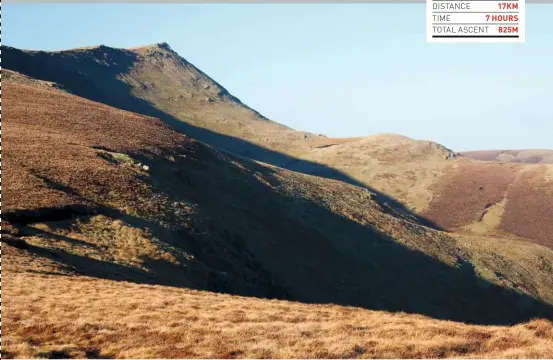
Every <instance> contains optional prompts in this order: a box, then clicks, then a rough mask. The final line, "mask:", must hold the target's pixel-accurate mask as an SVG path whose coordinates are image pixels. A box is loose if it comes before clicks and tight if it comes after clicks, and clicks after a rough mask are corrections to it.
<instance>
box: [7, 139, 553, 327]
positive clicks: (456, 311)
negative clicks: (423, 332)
mask: <svg viewBox="0 0 553 360" xmlns="http://www.w3.org/2000/svg"><path fill="white" fill-rule="evenodd" d="M193 155H194V156H193V157H194V158H195V159H192V156H187V157H186V158H179V159H178V160H177V161H176V163H174V162H169V161H167V160H164V159H157V160H156V161H155V162H154V164H155V165H154V166H153V167H152V171H151V184H152V186H154V187H155V188H156V189H157V190H158V191H159V192H161V193H163V195H165V196H167V197H168V198H169V199H170V201H186V202H190V203H195V204H197V209H196V212H195V215H194V219H193V220H192V221H182V220H181V221H178V217H176V218H175V221H173V222H171V224H172V226H171V227H169V228H168V227H165V226H161V225H160V224H158V223H155V222H153V221H149V220H145V219H144V218H140V217H136V216H132V215H128V214H124V213H121V212H120V211H119V210H117V209H114V208H111V207H106V206H103V205H101V204H96V203H94V202H93V201H91V200H90V199H86V200H87V201H86V202H88V203H90V204H91V205H90V208H89V210H88V213H85V211H84V210H83V209H82V208H78V211H77V212H76V213H74V214H72V215H71V216H74V217H76V218H79V219H81V220H83V221H86V219H87V218H88V217H90V216H92V215H94V214H103V215H106V216H109V217H112V218H117V219H120V220H122V221H124V222H125V223H127V224H129V225H131V226H133V227H136V228H148V229H149V230H150V231H151V233H152V236H153V237H155V238H157V239H158V240H159V241H160V242H162V243H163V244H165V245H167V246H171V247H173V248H176V249H179V250H180V251H181V252H185V253H187V254H191V255H193V259H191V260H190V259H184V258H179V260H180V261H181V263H180V264H175V263H170V262H168V261H164V260H152V259H146V260H145V263H144V266H145V267H146V268H147V269H148V271H145V270H141V269H138V268H135V267H131V266H124V265H121V264H116V263H113V262H108V261H100V260H95V259H92V258H89V257H85V256H79V255H75V254H72V253H68V252H65V251H63V250H53V249H45V248H41V247H37V246H29V247H28V248H27V249H26V251H29V252H31V253H34V254H37V255H40V256H43V257H46V258H50V259H52V260H54V261H56V262H58V263H60V264H62V265H64V266H67V267H68V268H71V269H74V270H75V271H76V272H77V273H78V274H81V275H87V276H93V277H98V278H104V279H110V280H116V281H131V282H135V283H141V284H156V285H167V286H175V287H182V288H192V289H198V290H208V291H215V292H222V293H229V294H235V295H242V296H254V297H261V298H273V299H284V300H293V301H299V302H304V303H313V304H320V303H333V304H339V305H346V306H358V307H363V308H366V309H371V310H385V311H392V312H397V311H402V312H407V313H414V314H422V315H426V316H430V317H432V318H436V319H444V320H453V321H460V322H465V323H473V324H486V325H490V324H494V325H506V324H515V323H519V322H522V321H526V320H529V319H532V318H535V317H542V318H548V319H552V320H553V307H552V306H551V305H550V304H546V303H544V302H541V301H539V300H536V299H534V298H532V297H530V296H528V295H526V294H524V293H521V292H516V291H513V290H511V289H507V288H503V287H500V286H497V285H495V284H493V283H491V282H489V281H486V280H484V279H482V278H480V277H478V275H477V274H476V273H475V271H474V269H473V267H472V265H471V264H470V263H469V262H467V261H466V260H464V259H461V258H459V259H458V262H457V264H456V266H449V265H446V264H444V263H442V262H440V261H438V260H436V259H434V258H432V257H430V256H427V255H426V254H424V253H422V252H420V251H416V250H412V249H410V248H408V247H406V246H404V245H402V244H400V243H398V242H397V241H396V240H394V239H393V238H390V237H389V236H388V235H386V234H384V233H382V232H380V231H379V230H378V229H376V228H375V227H372V226H368V225H367V226H364V225H361V224H359V223H357V222H355V221H353V220H351V219H348V218H346V217H343V216H339V215H338V214H337V213H335V212H333V211H331V210H329V209H327V208H326V207H323V206H321V205H320V203H317V202H314V201H311V200H309V199H307V198H306V197H302V196H297V194H296V193H295V192H294V191H292V192H284V191H280V190H278V188H274V187H273V186H277V185H278V184H279V183H280V182H281V180H279V177H278V173H277V172H275V170H274V169H270V168H266V167H264V166H260V165H258V164H255V163H253V162H248V161H244V162H242V163H241V164H240V166H238V165H235V164H232V163H229V162H228V161H226V159H225V155H224V154H221V153H218V152H216V151H212V150H210V149H209V148H206V147H200V146H199V147H198V149H196V151H195V153H194V154H193ZM133 156H136V157H139V156H141V155H140V154H134V155H133ZM142 156H144V155H142ZM256 175H260V176H262V177H263V178H264V179H265V181H259V180H258V178H257V177H256ZM49 183H50V184H51V186H55V188H57V189H64V188H65V189H66V191H70V192H71V193H72V194H73V195H74V196H75V194H78V190H77V189H67V186H66V185H63V184H55V181H53V180H51V179H50V180H49ZM69 212H70V211H69ZM67 214H68V209H67V208H65V209H54V208H53V209H39V210H38V211H37V212H36V213H34V214H31V213H29V212H27V213H24V214H21V213H17V212H11V213H10V212H8V213H5V214H2V215H3V216H4V218H5V219H7V220H8V221H10V222H12V223H16V225H18V226H24V225H26V224H27V225H28V223H32V222H37V221H60V220H62V219H61V218H62V217H67V216H68V215H67ZM421 229H424V228H421ZM421 229H419V231H421ZM427 231H430V230H427ZM42 235H44V236H47V234H42ZM429 235H430V234H429ZM419 236H422V235H421V234H419ZM53 240H54V241H63V239H59V238H55V237H53ZM439 240H440V241H441V242H444V243H445V242H448V241H451V239H449V238H447V236H446V235H443V237H442V238H440V239H439ZM76 245H78V244H76Z"/></svg>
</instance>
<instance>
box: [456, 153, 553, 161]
mask: <svg viewBox="0 0 553 360" xmlns="http://www.w3.org/2000/svg"><path fill="white" fill-rule="evenodd" d="M462 154H463V155H464V156H466V157H469V158H472V159H476V160H483V161H500V162H510V163H525V164H553V150H483V151H467V152H464V153H462Z"/></svg>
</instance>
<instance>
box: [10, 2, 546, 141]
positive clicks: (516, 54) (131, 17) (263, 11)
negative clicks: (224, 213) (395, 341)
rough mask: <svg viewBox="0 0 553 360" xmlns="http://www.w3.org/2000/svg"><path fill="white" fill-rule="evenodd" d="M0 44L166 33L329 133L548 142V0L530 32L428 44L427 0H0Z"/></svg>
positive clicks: (252, 92)
mask: <svg viewBox="0 0 553 360" xmlns="http://www.w3.org/2000/svg"><path fill="white" fill-rule="evenodd" d="M2 10H3V11H2V15H3V16H2V20H3V21H2V25H3V26H2V27H3V29H2V30H4V31H3V32H2V35H3V39H2V40H3V43H4V45H10V46H15V47H19V48H23V49H36V50H39V49H40V50H60V49H69V48H74V47H81V46H88V45H98V44H104V45H107V46H112V47H132V46H138V45H146V44H150V43H156V42H167V43H169V45H170V46H171V47H172V48H173V49H174V50H175V51H177V52H178V53H179V54H180V55H181V56H183V57H184V58H186V59H187V60H188V61H190V62H192V63H193V64H194V65H196V66H197V67H198V68H200V69H201V70H202V71H204V72H206V73H207V74H208V75H210V76H211V77H212V78H214V79H215V80H216V81H218V82H219V83H221V84H222V85H223V86H224V87H226V88H227V89H228V90H229V91H230V92H231V93H232V94H234V95H235V96H237V97H238V98H240V99H241V100H242V101H243V102H244V103H246V104H248V105H249V106H251V107H253V108H254V109H256V110H258V111H259V112H261V113H262V114H264V115H265V116H267V117H268V118H270V119H272V120H275V121H278V122H281V123H283V124H286V125H288V126H290V127H292V128H295V129H298V130H305V131H310V132H314V133H323V134H326V135H328V136H337V137H349V136H365V135H371V134H374V133H379V132H392V133H399V134H403V135H407V136H410V137H414V138H417V139H426V140H433V141H437V142H440V143H442V144H443V145H445V146H448V147H450V148H452V149H454V150H457V151H463V150H472V149H504V148H511V149H514V148H550V149H551V148H553V96H552V95H553V26H551V21H550V19H551V18H552V17H553V4H527V33H526V43H525V44H427V43H426V39H425V5H424V4H317V5H315V4H309V5H307V4H304V5H300V4H298V5H296V4H276V5H275V4H273V5H268V4H267V5H261V4H255V5H251V4H250V5H244V4H243V5H216V4H205V5H188V4H175V5H145V4H142V5H123V4H119V5H115V4H101V5H100V4H98V5H85V4H57V5H52V4H47V5H46V4H40V5H37V4H7V5H4V6H3V9H2Z"/></svg>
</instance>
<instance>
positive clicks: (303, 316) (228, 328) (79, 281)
mask: <svg viewBox="0 0 553 360" xmlns="http://www.w3.org/2000/svg"><path fill="white" fill-rule="evenodd" d="M3 285H5V294H6V296H5V299H6V300H5V308H6V312H5V314H2V315H4V316H3V319H2V320H3V324H2V325H3V330H5V332H4V334H5V335H4V334H3V335H4V336H3V339H2V340H3V344H2V345H3V348H2V350H3V355H4V357H6V358H14V357H19V358H22V357H24V358H35V357H52V356H62V357H74V358H77V357H78V358H86V357H116V358H193V357H199V358H313V357H315V358H437V357H467V358H515V357H516V358H523V357H524V358H550V357H552V356H553V323H551V322H550V321H546V320H534V321H531V322H528V323H525V324H520V325H516V326H513V327H502V326H470V325H464V324H461V323H454V322H447V321H437V320H432V319H429V318H426V317H422V316H418V315H408V314H404V313H395V314H393V313H387V312H378V311H369V310H363V309H359V308H348V307H340V306H334V305H306V304H301V303H294V302H286V301H276V300H261V299H255V298H245V297H238V296H230V295H222V294H216V293H210V292H201V291H192V290H184V289H176V288H169V287H162V286H149V285H136V284H132V283H124V282H123V283H121V282H114V281H109V280H98V279H92V278H86V277H79V278H75V277H68V276H50V275H32V274H25V273H18V274H15V273H14V274H11V276H10V277H8V278H7V280H6V281H5V284H3ZM31 289H33V290H31Z"/></svg>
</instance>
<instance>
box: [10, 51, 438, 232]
mask: <svg viewBox="0 0 553 360" xmlns="http://www.w3.org/2000/svg"><path fill="white" fill-rule="evenodd" d="M3 50H4V53H3V56H4V57H3V59H4V66H5V67H6V68H8V69H11V70H15V71H18V72H21V73H23V74H25V75H28V76H30V77H32V78H36V79H41V80H45V81H51V82H55V83H59V84H61V85H62V86H63V88H64V89H66V90H67V91H70V92H72V93H74V94H76V95H79V96H81V97H84V98H87V99H90V100H94V101H99V102H102V103H104V104H108V105H111V106H115V107H117V108H120V109H125V110H129V111H133V112H137V113H140V114H145V115H150V116H154V117H158V118H160V119H161V120H163V121H164V122H165V123H166V124H168V125H169V126H171V127H172V128H174V129H176V130H177V131H180V132H182V133H184V134H187V135H188V136H191V137H193V138H195V139H198V140H201V141H203V142H205V143H207V144H210V145H212V146H215V147H217V148H219V149H222V150H225V151H229V152H231V153H234V154H237V155H241V156H245V157H248V158H252V159H255V160H258V161H262V162H265V163H268V164H271V165H275V166H278V167H282V168H286V169H289V170H293V171H297V172H301V173H304V174H312V175H317V176H322V177H326V178H329V179H335V180H340V181H344V182H347V183H349V184H353V185H357V186H362V187H365V188H367V189H368V190H370V191H372V192H374V193H377V194H378V197H379V199H380V201H381V202H386V203H388V204H390V205H391V206H393V207H394V208H395V209H396V210H397V211H400V212H402V213H404V214H405V215H406V216H409V217H411V218H412V219H413V220H414V221H418V222H421V223H422V224H425V225H428V226H434V224H433V223H432V222H430V221H428V220H427V219H423V218H422V217H420V216H419V215H416V214H412V213H411V212H410V210H408V209H406V208H405V207H404V205H403V204H402V203H401V202H399V201H397V200H395V199H394V198H393V197H391V196H388V195H386V194H385V193H383V192H379V191H377V190H375V189H373V188H371V187H370V185H369V184H368V183H367V182H362V181H359V180H357V179H355V178H353V177H352V176H350V175H349V174H347V173H345V172H343V171H340V170H337V169H335V168H333V167H332V166H328V165H326V164H323V163H318V162H315V161H309V160H305V159H302V158H301V156H299V155H300V154H306V153H307V152H308V151H309V150H310V149H316V148H318V147H320V146H326V145H332V144H337V143H338V144H341V143H346V142H350V141H355V140H358V139H356V138H353V139H328V138H326V137H324V136H320V135H314V134H310V133H305V132H300V131H295V130H292V129H289V128H287V127H285V126H283V125H280V124H277V123H275V122H273V121H270V120H267V119H266V118H264V117H263V116H261V115H260V114H259V113H257V112H255V111H253V110H252V109H250V108H249V107H247V106H245V105H244V104H242V103H241V102H240V101H239V100H238V99H236V98H235V97H234V96H232V95H230V94H229V93H228V92H227V91H226V90H225V89H224V88H222V87H221V86H220V85H219V84H217V83H216V82H215V81H213V80H212V79H211V78H209V77H208V76H207V75H205V74H204V73H202V72H201V71H200V70H198V69H197V68H195V67H194V66H193V65H192V64H190V63H188V62H187V61H186V60H184V59H183V58H182V57H180V56H179V55H178V54H177V53H175V52H174V51H173V50H171V48H170V47H169V46H168V45H167V44H155V45H151V46H145V47H139V48H133V49H114V48H109V47H107V46H103V45H102V46H96V47H90V48H82V49H74V50H67V51H59V52H42V51H22V50H19V49H15V48H11V47H6V46H5V47H3Z"/></svg>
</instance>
